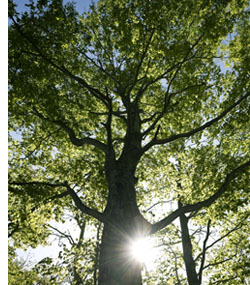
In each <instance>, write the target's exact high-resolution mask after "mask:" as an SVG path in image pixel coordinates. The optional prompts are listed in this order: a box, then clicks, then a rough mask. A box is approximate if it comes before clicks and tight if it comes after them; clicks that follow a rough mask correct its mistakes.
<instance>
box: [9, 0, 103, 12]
mask: <svg viewBox="0 0 250 285" xmlns="http://www.w3.org/2000/svg"><path fill="white" fill-rule="evenodd" d="M14 2H15V3H16V4H17V7H18V8H17V9H18V11H24V10H25V9H26V7H25V4H27V3H29V0H14ZM35 2H36V1H35ZM67 2H71V1H69V0H63V3H64V4H65V3H67ZM74 2H75V3H76V9H77V11H78V12H79V13H82V12H86V11H88V7H89V5H90V4H91V2H92V1H91V0H75V1H74ZM94 2H97V1H96V0H95V1H94Z"/></svg>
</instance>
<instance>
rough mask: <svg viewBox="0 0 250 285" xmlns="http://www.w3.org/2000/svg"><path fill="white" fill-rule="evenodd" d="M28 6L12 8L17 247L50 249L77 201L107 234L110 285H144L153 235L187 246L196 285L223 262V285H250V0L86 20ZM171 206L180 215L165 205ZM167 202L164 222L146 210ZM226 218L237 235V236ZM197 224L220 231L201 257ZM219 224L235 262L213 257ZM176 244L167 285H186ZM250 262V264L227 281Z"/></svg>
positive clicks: (188, 1)
mask: <svg viewBox="0 0 250 285" xmlns="http://www.w3.org/2000/svg"><path fill="white" fill-rule="evenodd" d="M27 7H28V8H29V11H28V12H24V13H22V14H21V15H20V14H19V13H18V12H17V11H16V8H15V4H14V3H13V2H12V1H10V2H9V17H10V20H11V25H10V27H9V81H10V82H9V84H10V85H9V86H10V87H9V129H10V148H9V149H10V164H9V173H10V175H9V176H10V180H9V186H10V187H9V192H10V194H9V201H10V207H9V209H10V213H9V226H10V229H9V235H10V236H11V237H12V239H13V240H15V243H16V246H21V245H31V246H33V247H35V246H36V245H38V244H43V243H45V242H46V237H48V236H49V234H50V231H49V229H48V228H47V227H43V225H44V223H45V222H47V221H50V220H53V219H56V220H59V221H60V220H63V213H64V209H66V208H67V207H69V205H71V204H72V200H73V201H74V205H75V207H76V208H78V210H80V211H81V212H82V213H84V214H85V215H88V216H90V217H92V218H93V219H95V220H97V221H99V222H101V223H102V224H103V231H102V239H101V245H100V257H99V261H98V262H99V266H98V276H99V277H98V282H99V283H98V284H142V277H141V269H142V264H141V263H140V262H139V261H137V260H135V259H134V258H133V257H132V256H131V254H130V252H129V244H130V243H131V241H132V240H134V239H136V238H137V237H138V236H147V235H155V236H161V237H162V238H164V237H169V238H170V237H171V238H174V239H178V238H179V237H180V238H181V240H182V246H183V253H182V255H183V259H184V264H185V266H186V267H185V272H186V278H187V280H188V283H189V284H192V285H194V284H201V282H202V275H203V272H204V270H205V269H209V267H210V268H211V267H212V265H214V266H213V270H211V272H210V273H209V274H210V275H209V278H210V280H212V281H211V282H214V283H216V282H217V283H218V282H227V281H226V280H231V281H228V282H236V283H228V284H239V283H237V282H239V280H240V282H246V280H247V272H249V264H248V263H247V257H249V250H247V248H248V246H249V239H248V238H247V234H245V232H241V229H242V227H244V231H245V230H247V227H246V224H247V219H249V210H250V209H249V166H250V160H249V140H250V136H249V125H248V122H249V97H250V96H249V95H250V90H249V73H248V70H249V62H250V59H249V52H248V49H247V48H246V46H247V44H249V38H250V37H249V31H250V29H249V7H248V1H234V0H231V1H229V0H225V1H219V0H218V1H205V2H204V1H192V0H184V1H181V2H176V1H166V0H159V1H154V0H151V1H144V2H141V1H128V0H122V1H121V0H119V1H110V0H100V1H98V2H97V3H96V4H95V5H94V4H92V5H91V9H90V11H89V12H88V13H84V14H83V15H79V14H78V13H77V11H75V9H74V6H73V4H66V5H65V6H63V4H62V1H49V0H45V1H44V0H38V1H37V3H36V4H35V3H34V1H32V0H31V1H30V2H29V4H27ZM166 199H167V200H172V201H176V203H175V206H176V208H175V209H173V210H172V211H170V210H169V208H168V207H164V203H163V202H164V201H165V200H166ZM155 203H158V205H162V206H161V208H160V209H161V215H160V217H159V215H158V216H155V217H154V215H155V212H154V211H153V210H154V209H155V208H156V207H154V208H152V209H151V211H146V209H148V208H149V207H151V206H152V205H153V204H155ZM226 217H230V220H231V221H232V222H234V223H235V224H237V225H238V226H237V225H236V226H233V225H230V227H229V228H230V229H231V230H230V229H229V230H228V229H227V226H226V225H228V222H226ZM176 219H179V220H180V230H177V231H176V234H173V233H171V228H172V227H173V228H175V227H176V224H175V220H176ZM191 222H192V223H193V226H194V227H195V226H197V227H200V232H202V228H203V227H207V229H206V232H205V239H204V243H203V247H202V248H200V247H199V244H198V243H197V241H195V236H197V232H195V231H194V232H193V233H191V232H190V230H191V229H192V227H191V228H190V223H191ZM212 226H214V228H215V229H217V230H218V231H220V232H217V233H215V239H217V240H218V244H220V241H221V240H222V239H224V238H225V239H226V241H227V248H230V247H231V248H235V249H236V248H237V250H236V252H235V256H234V255H231V254H230V251H229V250H225V251H223V250H222V251H221V252H217V253H216V254H214V255H212V254H210V256H208V255H209V254H207V252H208V250H209V248H211V247H212V246H211V247H210V246H209V245H207V240H208V238H209V237H210V236H211V233H212V231H211V227H212ZM233 228H236V229H235V231H234V230H233ZM231 233H232V234H231ZM198 234H199V231H198ZM203 235H204V234H203ZM240 238H242V243H241V244H239V243H238V246H239V248H238V246H237V242H236V241H237V240H238V241H239V240H240ZM168 246H170V248H172V250H173V256H174V258H175V265H174V267H173V268H174V271H173V272H175V276H174V275H173V274H172V273H171V272H170V271H169V272H170V273H169V275H167V271H165V273H166V275H165V276H164V273H163V275H161V278H162V279H161V280H162V281H159V282H162V284H166V283H164V282H167V284H176V283H174V282H177V283H178V284H182V283H181V282H184V281H182V280H180V278H179V275H178V267H179V266H180V265H179V264H180V261H179V249H178V250H177V251H175V248H174V247H173V246H171V244H170V243H169V244H168ZM177 252H178V253H177ZM198 252H199V253H198ZM196 253H198V256H197V258H195V254H196ZM207 256H208V258H205V257H207ZM239 256H241V257H242V258H241V261H242V264H244V265H245V268H239V267H238V268H237V266H236V267H235V266H234V267H232V266H231V267H230V265H229V266H228V270H226V269H224V270H222V271H219V270H221V269H220V265H221V264H223V260H224V264H225V263H226V262H229V263H230V262H231V261H232V260H235V258H236V259H237V258H239ZM220 257H221V259H220ZM166 258H167V257H166ZM213 258H214V261H212V260H213ZM219 259H220V260H219ZM210 261H211V262H210ZM229 263H227V264H229ZM198 264H199V270H198ZM166 266H169V268H170V269H171V266H172V265H171V264H167V265H166ZM165 268H167V267H165ZM232 268H235V269H232ZM159 270H160V269H159ZM214 270H215V271H214ZM216 270H217V271H216ZM163 272H164V270H163ZM207 272H209V270H207ZM218 272H223V274H222V275H220V274H219V273H218ZM182 275H183V274H182ZM164 278H165V279H164ZM166 278H168V279H167V281H166ZM163 280H165V281H163ZM242 280H243V281H242ZM157 282H158V281H157ZM159 282H158V284H161V283H159ZM211 284H213V283H211Z"/></svg>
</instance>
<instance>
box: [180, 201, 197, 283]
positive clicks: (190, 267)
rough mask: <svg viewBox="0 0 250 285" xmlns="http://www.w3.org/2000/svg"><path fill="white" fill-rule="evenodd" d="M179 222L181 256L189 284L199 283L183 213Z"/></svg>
mask: <svg viewBox="0 0 250 285" xmlns="http://www.w3.org/2000/svg"><path fill="white" fill-rule="evenodd" d="M179 207H182V205H181V202H179ZM180 224H181V238H182V248H183V258H184V263H185V268H186V274H187V279H188V284H189V285H200V281H199V279H198V275H197V273H196V269H195V262H194V259H193V253H192V242H191V239H190V235H189V230H188V218H187V217H186V216H185V215H184V214H181V215H180Z"/></svg>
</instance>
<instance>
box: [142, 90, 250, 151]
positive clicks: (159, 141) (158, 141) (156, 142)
mask: <svg viewBox="0 0 250 285" xmlns="http://www.w3.org/2000/svg"><path fill="white" fill-rule="evenodd" d="M249 95H250V93H247V94H246V95H244V96H242V97H241V98H240V99H239V100H237V101H236V102H235V103H234V104H232V105H231V106H230V107H228V108H227V109H226V110H224V111H223V112H222V113H221V114H220V115H218V116H217V117H215V118H214V119H212V120H210V121H208V122H207V123H205V124H203V125H202V126H200V127H197V128H195V129H193V130H191V131H189V132H186V133H181V134H177V135H173V136H171V137H168V138H165V139H157V138H154V139H153V140H152V141H151V142H149V143H148V144H147V145H145V146H144V147H143V152H145V151H147V150H148V149H150V148H151V147H152V146H154V145H162V144H166V143H169V142H173V141H176V140H178V139H180V138H188V137H191V136H193V135H194V134H196V133H198V132H201V131H203V130H205V129H207V128H208V127H210V126H212V125H213V124H215V123H216V122H218V121H219V120H221V119H222V118H223V117H225V116H226V115H227V114H228V113H229V112H230V111H231V110H232V109H234V108H235V107H236V106H237V105H239V104H240V103H241V102H242V101H243V100H244V99H246V98H247V97H248V96H249Z"/></svg>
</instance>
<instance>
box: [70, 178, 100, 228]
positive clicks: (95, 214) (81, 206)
mask: <svg viewBox="0 0 250 285" xmlns="http://www.w3.org/2000/svg"><path fill="white" fill-rule="evenodd" d="M65 187H67V190H68V192H69V195H70V196H71V198H72V199H73V201H74V202H75V204H76V206H77V208H78V209H79V210H80V211H82V212H83V213H85V214H88V215H90V216H92V217H94V218H96V219H97V220H99V221H100V222H103V223H104V222H106V219H105V218H104V215H103V214H102V213H100V212H98V211H97V210H94V209H91V208H89V207H87V206H86V205H84V204H83V203H82V201H81V199H80V198H79V196H78V195H77V194H76V192H75V191H74V190H73V189H72V188H71V187H70V186H69V185H68V184H67V183H65Z"/></svg>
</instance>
